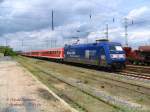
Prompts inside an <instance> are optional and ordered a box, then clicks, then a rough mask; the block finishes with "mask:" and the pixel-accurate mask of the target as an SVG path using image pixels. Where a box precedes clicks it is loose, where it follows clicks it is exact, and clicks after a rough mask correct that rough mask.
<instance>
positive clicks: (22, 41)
mask: <svg viewBox="0 0 150 112" xmlns="http://www.w3.org/2000/svg"><path fill="white" fill-rule="evenodd" d="M23 46H24V40H23V39H22V40H21V47H22V50H23Z"/></svg>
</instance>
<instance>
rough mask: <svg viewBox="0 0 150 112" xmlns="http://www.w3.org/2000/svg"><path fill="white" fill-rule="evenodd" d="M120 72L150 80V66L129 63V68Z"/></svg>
mask: <svg viewBox="0 0 150 112" xmlns="http://www.w3.org/2000/svg"><path fill="white" fill-rule="evenodd" d="M120 74H121V75H125V76H130V77H133V78H137V79H145V80H150V67H145V66H135V65H127V68H126V69H125V70H123V71H122V72H120Z"/></svg>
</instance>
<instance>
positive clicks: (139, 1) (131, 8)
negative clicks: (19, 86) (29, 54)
mask: <svg viewBox="0 0 150 112" xmlns="http://www.w3.org/2000/svg"><path fill="white" fill-rule="evenodd" d="M52 10H53V11H54V30H53V31H52V29H51V11H52ZM125 18H127V19H128V20H127V26H128V44H129V46H131V47H133V48H138V46H140V45H150V19H149V18H150V1H149V0H0V45H9V46H11V47H12V48H14V49H15V50H24V51H29V50H35V49H36V50H37V49H48V48H51V47H63V46H64V45H65V44H72V43H74V42H75V41H76V40H77V39H79V40H80V41H79V43H90V42H95V40H96V39H101V38H106V34H105V32H106V24H108V32H109V35H108V36H109V40H110V41H115V42H120V43H122V45H123V46H125V28H124V26H125V24H124V23H125Z"/></svg>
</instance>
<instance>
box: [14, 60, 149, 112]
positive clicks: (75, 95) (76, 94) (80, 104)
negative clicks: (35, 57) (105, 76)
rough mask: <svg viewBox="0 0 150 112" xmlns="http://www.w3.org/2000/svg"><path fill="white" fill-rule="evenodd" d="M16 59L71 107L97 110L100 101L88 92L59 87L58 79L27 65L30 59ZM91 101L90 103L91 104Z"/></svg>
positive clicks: (90, 110) (91, 111)
mask: <svg viewBox="0 0 150 112" xmlns="http://www.w3.org/2000/svg"><path fill="white" fill-rule="evenodd" d="M16 59H17V60H18V61H19V60H20V61H19V62H20V63H21V64H22V65H24V66H25V67H26V68H27V69H28V70H29V71H31V72H32V73H33V74H34V75H35V76H36V77H37V78H38V79H39V80H40V81H41V82H43V83H44V84H45V85H47V86H48V87H49V88H50V89H51V90H53V91H54V92H55V93H57V94H58V95H59V96H61V97H62V98H64V99H65V100H66V101H67V102H68V103H70V104H71V105H72V106H73V107H75V108H77V109H78V110H79V111H81V112H82V111H83V112H86V111H89V112H99V111H98V110H97V109H98V108H100V107H98V104H97V103H98V102H100V101H97V100H94V99H93V98H92V97H91V96H89V95H88V94H84V93H82V92H81V91H79V90H77V89H75V88H73V87H69V88H66V90H62V89H60V88H58V87H57V86H56V83H58V81H54V80H52V78H51V77H50V76H49V75H46V74H44V73H41V71H40V70H38V69H35V68H32V66H31V67H29V65H28V64H27V62H28V61H29V63H31V62H30V60H28V59H26V58H20V57H19V58H18V57H17V58H16ZM33 62H34V63H35V64H38V63H41V61H33ZM31 68H32V69H31ZM85 83H86V84H87V83H89V81H85ZM102 88H103V87H102ZM59 89H60V90H59ZM67 89H68V90H67ZM60 93H61V94H60ZM91 102H92V104H91ZM95 105H96V106H95ZM99 106H103V105H102V104H101V105H99ZM104 108H105V110H103V112H105V111H106V110H107V109H106V108H107V107H104ZM123 108H124V107H123ZM123 110H124V111H123V112H140V111H137V110H136V111H135V110H131V109H128V108H124V109H123ZM106 112H107V111H106ZM111 112H122V111H121V110H118V109H117V110H116V109H114V110H113V109H112V111H111ZM145 112H146V111H145Z"/></svg>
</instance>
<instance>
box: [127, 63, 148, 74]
mask: <svg viewBox="0 0 150 112" xmlns="http://www.w3.org/2000/svg"><path fill="white" fill-rule="evenodd" d="M126 70H128V71H133V72H138V73H142V74H143V73H146V74H150V67H149V66H135V65H127V68H126Z"/></svg>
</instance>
